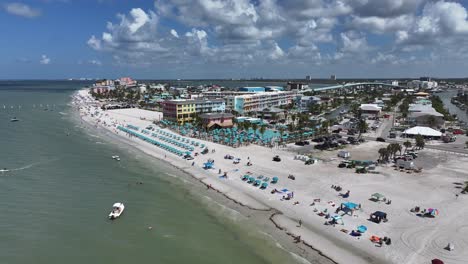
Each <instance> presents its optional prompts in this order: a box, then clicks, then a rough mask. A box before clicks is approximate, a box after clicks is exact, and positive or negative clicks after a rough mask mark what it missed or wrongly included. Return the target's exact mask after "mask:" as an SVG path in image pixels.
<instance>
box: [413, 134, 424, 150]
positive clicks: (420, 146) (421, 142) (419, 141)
mask: <svg viewBox="0 0 468 264" xmlns="http://www.w3.org/2000/svg"><path fill="white" fill-rule="evenodd" d="M415 139H416V147H417V148H418V149H423V148H424V146H425V145H426V142H424V137H423V136H421V135H417V136H416V138H415Z"/></svg>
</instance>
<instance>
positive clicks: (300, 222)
mask: <svg viewBox="0 0 468 264" xmlns="http://www.w3.org/2000/svg"><path fill="white" fill-rule="evenodd" d="M301 226H302V220H301V219H299V227H301Z"/></svg>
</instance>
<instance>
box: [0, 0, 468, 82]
mask: <svg viewBox="0 0 468 264" xmlns="http://www.w3.org/2000/svg"><path fill="white" fill-rule="evenodd" d="M467 5H468V3H467V2H466V1H443V0H379V1H376V0H288V1H283V0H255V1H252V0H251V1H249V0H157V1H140V0H133V1H130V0H84V1H83V0H82V1H79V0H35V1H0V30H1V32H2V33H3V36H2V38H0V47H1V51H0V54H1V55H2V56H1V57H2V59H1V60H0V79H59V78H78V77H90V78H115V77H118V76H133V77H135V78H152V79H164V78H171V79H172V78H200V79H201V78H249V77H265V78H301V77H302V78H303V77H305V75H311V76H312V77H314V78H327V77H329V76H330V75H331V74H336V75H337V76H338V77H343V78H352V77H356V78H358V77H359V78H364V77H370V78H373V77H383V78H396V77H418V76H423V75H424V76H426V75H430V76H435V77H467V76H468V70H467V69H468V67H467V66H468V65H467V64H468V60H467V59H468V58H467V57H468V55H467V54H468V21H467V17H468V16H467V9H466V7H467Z"/></svg>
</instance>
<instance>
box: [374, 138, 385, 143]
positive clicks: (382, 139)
mask: <svg viewBox="0 0 468 264" xmlns="http://www.w3.org/2000/svg"><path fill="white" fill-rule="evenodd" d="M376 141H378V142H385V138H383V137H378V138H377V139H376Z"/></svg>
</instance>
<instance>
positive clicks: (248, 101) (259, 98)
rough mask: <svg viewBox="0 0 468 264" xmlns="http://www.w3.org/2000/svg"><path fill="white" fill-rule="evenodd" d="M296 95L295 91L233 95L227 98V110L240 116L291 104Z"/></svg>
mask: <svg viewBox="0 0 468 264" xmlns="http://www.w3.org/2000/svg"><path fill="white" fill-rule="evenodd" d="M295 95H296V92H293V91H284V92H263V93H255V94H244V95H232V96H228V97H226V108H227V109H228V110H234V111H236V112H238V113H240V114H244V113H248V112H252V111H261V110H263V109H264V108H270V107H278V106H281V105H287V104H290V103H292V102H293V98H294V96H295Z"/></svg>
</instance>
